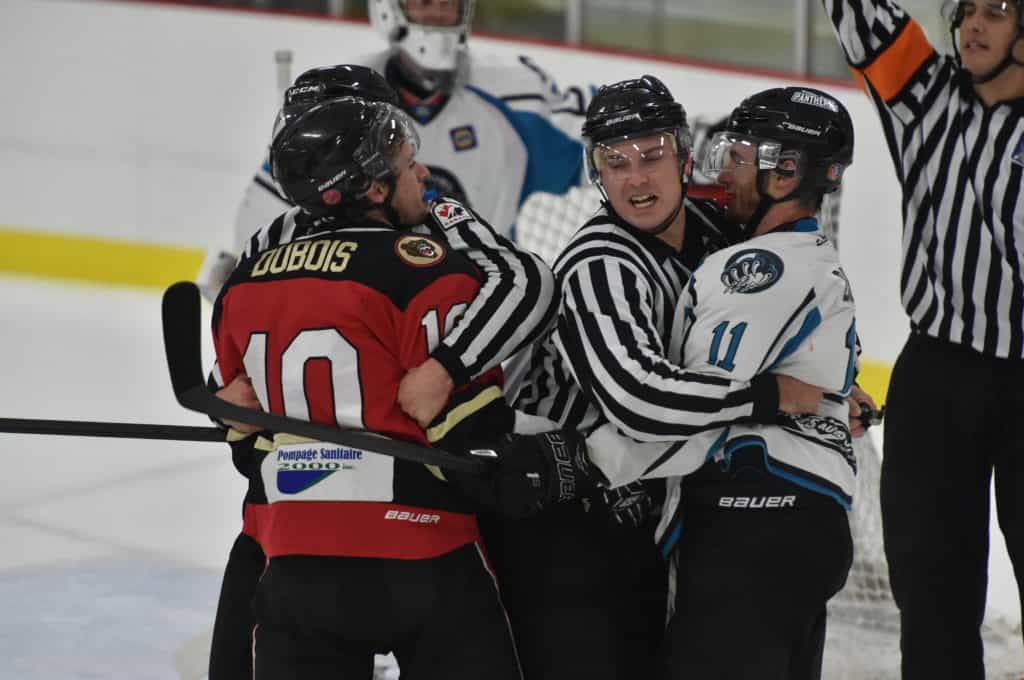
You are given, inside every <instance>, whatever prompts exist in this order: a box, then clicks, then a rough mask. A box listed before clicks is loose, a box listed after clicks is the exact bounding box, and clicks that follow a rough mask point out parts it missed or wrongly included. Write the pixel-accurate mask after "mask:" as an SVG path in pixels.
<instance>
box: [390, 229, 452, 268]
mask: <svg viewBox="0 0 1024 680" xmlns="http://www.w3.org/2000/svg"><path fill="white" fill-rule="evenodd" d="M395 252H396V253H397V254H398V257H400V258H402V260H404V261H405V262H406V263H408V264H411V265H412V266H413V267H433V266H434V265H436V264H440V263H441V261H442V260H444V258H445V255H446V254H447V253H446V252H445V249H444V247H443V246H442V245H441V244H440V243H438V242H437V241H435V240H433V239H429V238H427V237H426V236H419V235H412V236H403V237H402V238H400V239H398V242H397V243H395Z"/></svg>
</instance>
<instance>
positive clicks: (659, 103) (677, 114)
mask: <svg viewBox="0 0 1024 680" xmlns="http://www.w3.org/2000/svg"><path fill="white" fill-rule="evenodd" d="M659 133H660V134H663V135H664V137H665V138H666V139H668V140H671V143H672V144H673V146H674V149H673V152H674V153H675V154H676V156H677V158H678V159H679V179H680V182H681V183H682V185H683V194H682V198H681V199H680V202H679V205H678V206H677V207H676V209H675V210H674V211H673V212H672V214H671V215H670V216H669V217H668V219H667V220H666V221H665V222H663V223H662V225H661V226H660V228H658V229H655V230H654V233H658V232H660V231H663V230H664V229H666V228H668V226H669V225H670V224H671V223H672V221H673V220H675V218H676V216H677V215H678V214H679V211H680V210H682V207H683V199H685V197H686V184H687V181H688V178H687V164H688V162H689V160H690V148H691V138H690V128H689V126H688V125H687V124H686V111H685V110H684V109H683V106H682V104H680V103H679V102H677V101H676V100H675V98H674V97H673V96H672V93H671V92H669V90H668V88H667V87H666V86H665V84H664V83H663V82H661V80H659V79H658V78H655V77H654V76H651V75H645V76H641V77H640V78H635V79H632V80H623V81H621V82H618V83H613V84H611V85H604V86H602V87H601V88H600V89H599V90H598V91H597V94H595V95H594V97H593V99H592V100H591V102H590V106H588V107H587V116H586V121H585V122H584V123H583V140H584V143H585V147H586V156H587V173H588V175H589V176H590V181H591V182H593V183H594V184H595V185H597V187H598V189H600V191H601V193H602V195H603V196H604V198H605V203H606V204H607V203H608V194H607V193H606V192H605V188H604V185H603V184H602V181H601V168H602V164H603V162H604V161H603V158H604V152H605V151H606V150H607V149H610V148H611V147H613V146H616V145H618V144H620V143H622V142H627V141H629V140H630V139H639V138H641V137H649V136H652V135H657V134H659ZM609 207H610V206H609Z"/></svg>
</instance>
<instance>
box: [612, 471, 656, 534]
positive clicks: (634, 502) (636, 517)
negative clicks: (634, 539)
mask: <svg viewBox="0 0 1024 680" xmlns="http://www.w3.org/2000/svg"><path fill="white" fill-rule="evenodd" d="M603 501H604V506H605V511H606V512H607V514H608V523H609V524H610V525H612V526H613V527H616V526H619V527H623V528H627V529H636V528H638V527H641V526H643V525H644V523H645V522H646V521H647V518H648V517H650V516H651V514H652V513H653V512H654V499H653V498H652V497H651V494H650V493H649V492H648V490H647V486H646V485H645V484H644V483H642V482H630V483H629V484H626V485H624V486H617V487H615V488H614V489H605V490H604V492H603Z"/></svg>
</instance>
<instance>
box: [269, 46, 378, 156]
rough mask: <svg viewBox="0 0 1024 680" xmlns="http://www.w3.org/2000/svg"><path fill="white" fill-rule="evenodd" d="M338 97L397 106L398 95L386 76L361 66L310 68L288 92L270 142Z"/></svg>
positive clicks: (286, 91)
mask: <svg viewBox="0 0 1024 680" xmlns="http://www.w3.org/2000/svg"><path fill="white" fill-rule="evenodd" d="M339 97H359V98H361V99H366V100H367V101H372V102H385V103H387V104H391V105H392V106H398V94H397V93H396V92H395V90H394V89H393V88H392V87H391V85H389V84H388V81H387V80H385V79H384V76H382V75H381V74H379V73H377V72H376V71H374V70H373V69H372V68H369V67H366V66H360V65H358V64H339V65H337V66H320V67H318V68H311V69H309V70H308V71H305V72H304V73H302V75H300V76H299V77H298V78H296V79H295V83H294V84H293V85H292V86H291V87H289V88H288V89H287V90H285V92H284V101H283V102H282V104H281V110H280V111H279V112H278V114H277V118H275V119H274V131H273V134H272V135H271V139H274V138H276V137H277V135H278V134H279V133H280V132H281V130H282V129H284V126H286V125H288V124H289V123H291V122H292V121H293V120H295V119H296V118H298V117H299V116H301V115H302V114H303V113H305V112H306V111H308V110H309V109H311V108H312V107H314V106H316V105H317V104H322V103H323V102H325V101H327V100H328V99H337V98H339Z"/></svg>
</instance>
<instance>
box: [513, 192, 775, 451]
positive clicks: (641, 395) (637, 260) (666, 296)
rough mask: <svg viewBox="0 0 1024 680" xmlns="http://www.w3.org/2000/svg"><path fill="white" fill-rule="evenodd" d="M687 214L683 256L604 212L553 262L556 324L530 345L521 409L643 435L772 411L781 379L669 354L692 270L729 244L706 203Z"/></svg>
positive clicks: (694, 204) (684, 432)
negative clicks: (692, 367)
mask: <svg viewBox="0 0 1024 680" xmlns="http://www.w3.org/2000/svg"><path fill="white" fill-rule="evenodd" d="M686 214H687V222H686V238H685V244H684V249H683V253H682V254H681V255H680V254H678V253H676V252H675V251H674V250H672V249H671V248H670V247H669V246H667V245H666V244H664V243H663V242H662V241H660V240H658V239H657V238H655V237H654V236H651V235H649V234H644V233H642V232H639V231H637V230H636V229H634V228H632V227H631V226H629V225H628V224H626V223H625V222H623V221H622V220H620V219H619V218H617V217H616V216H614V215H613V214H609V212H608V211H607V210H602V211H601V212H600V213H598V215H597V216H596V217H594V218H593V219H591V220H590V221H589V222H587V223H586V224H585V225H583V227H581V228H580V230H579V231H578V232H577V233H576V234H575V236H573V238H572V240H571V241H570V242H569V244H568V245H567V246H566V247H565V250H563V251H562V254H561V255H559V257H558V259H557V260H556V262H555V275H556V276H557V278H558V281H559V284H560V287H561V305H560V307H559V314H558V320H557V322H556V324H555V327H554V328H553V329H552V330H551V332H550V333H549V334H548V335H547V336H546V337H545V339H544V340H543V341H542V342H540V343H538V344H537V345H535V346H534V348H533V350H532V354H531V356H530V365H529V369H528V372H527V375H526V378H525V380H524V387H523V389H522V390H521V391H520V392H519V394H518V395H517V399H516V407H517V408H518V409H519V410H521V411H524V412H526V413H529V414H533V415H539V416H544V417H547V418H549V419H551V420H553V421H555V422H556V423H558V424H559V426H561V427H571V428H575V429H578V430H581V431H583V432H589V431H591V430H592V429H594V428H595V427H597V426H599V425H601V424H603V423H604V422H611V423H612V424H613V425H615V426H616V427H617V428H619V429H620V430H621V431H622V432H623V433H624V434H626V435H627V436H629V437H631V438H633V439H636V440H639V441H652V440H659V439H662V440H663V439H666V438H672V437H680V436H688V435H691V434H693V433H695V432H697V431H699V430H702V429H705V428H709V427H714V426H716V425H723V424H727V423H731V422H733V421H735V420H737V419H739V418H744V417H750V416H758V417H765V416H766V414H767V413H769V412H770V414H771V415H774V413H775V410H776V407H777V406H778V395H777V392H776V387H775V384H774V380H772V382H771V384H770V385H768V384H766V383H760V384H759V385H758V387H757V388H753V387H751V384H750V383H737V382H734V381H731V380H729V379H728V378H725V377H718V376H706V375H701V374H698V373H695V372H691V371H685V370H683V369H682V368H680V367H679V366H677V365H675V364H672V363H671V362H669V361H668V360H667V359H666V356H665V355H666V349H667V340H668V337H669V335H670V331H671V328H670V326H671V324H672V320H673V314H674V312H675V307H676V302H677V300H678V299H679V296H680V294H681V293H682V290H683V289H684V287H685V286H686V284H687V282H688V280H689V277H690V272H691V271H692V269H693V268H695V267H696V265H697V263H698V262H699V261H700V259H701V258H702V257H703V255H704V254H705V253H707V252H708V251H710V250H714V249H716V248H717V247H720V246H721V245H724V238H723V237H722V234H721V232H720V231H719V230H718V228H717V227H716V226H715V224H716V215H715V212H714V209H713V208H711V207H710V205H709V204H708V203H706V202H703V201H691V200H689V199H687V201H686ZM766 387H767V388H768V389H766ZM755 400H756V402H757V413H755Z"/></svg>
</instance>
